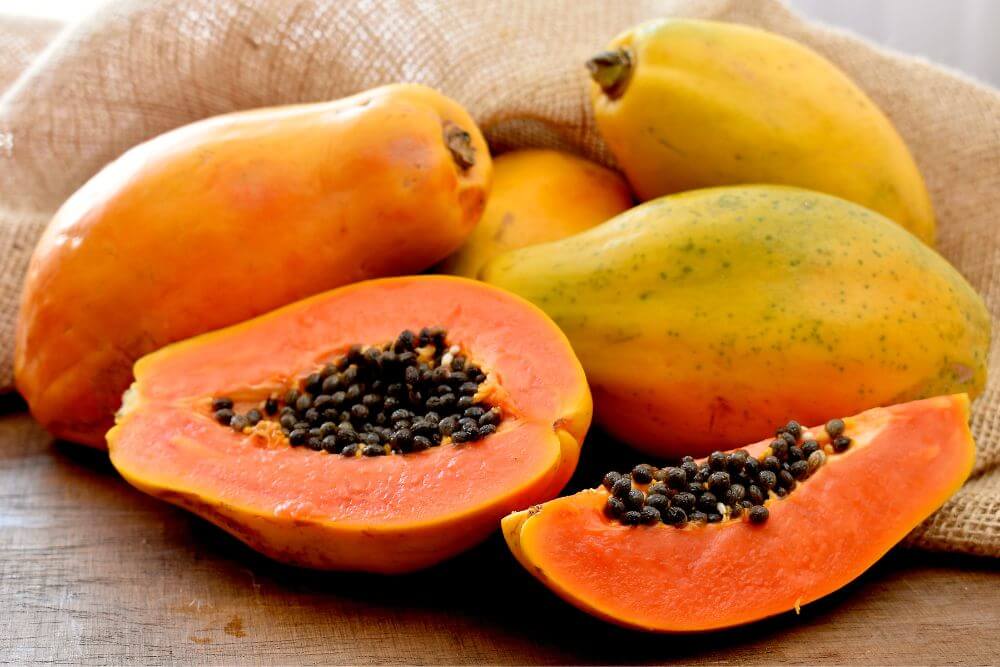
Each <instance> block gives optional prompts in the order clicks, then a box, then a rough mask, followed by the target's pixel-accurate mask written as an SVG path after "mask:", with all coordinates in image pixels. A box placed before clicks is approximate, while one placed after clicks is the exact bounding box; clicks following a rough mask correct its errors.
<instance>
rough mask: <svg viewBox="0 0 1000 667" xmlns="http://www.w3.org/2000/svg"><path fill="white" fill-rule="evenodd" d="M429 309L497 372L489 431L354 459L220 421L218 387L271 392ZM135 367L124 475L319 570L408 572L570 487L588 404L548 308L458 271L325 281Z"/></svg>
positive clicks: (123, 421)
mask: <svg viewBox="0 0 1000 667" xmlns="http://www.w3.org/2000/svg"><path fill="white" fill-rule="evenodd" d="M345 312H350V313H352V316H351V317H347V318H345V317H344V316H343V314H344V313H345ZM430 322H433V323H434V324H433V325H432V326H437V325H439V326H443V327H445V329H446V330H447V331H448V334H449V337H450V340H452V341H453V342H460V343H462V344H463V346H466V349H467V350H468V351H469V352H470V354H471V355H472V358H473V359H474V360H475V361H476V362H477V363H478V364H481V367H482V368H483V369H484V371H485V372H486V373H487V379H486V381H485V382H484V386H485V387H488V388H487V389H486V390H485V391H486V392H487V395H488V396H489V399H488V401H489V402H490V403H492V404H494V405H498V406H500V407H501V409H502V411H503V414H504V418H503V421H502V422H501V424H500V427H499V429H498V430H497V432H496V433H494V434H492V435H490V436H488V437H486V438H484V439H483V440H481V441H478V442H475V443H469V444H468V445H464V446H455V445H453V444H450V443H445V444H442V445H441V446H438V447H432V448H430V449H428V450H426V451H424V452H420V453H411V454H404V455H392V456H380V457H375V458H368V457H361V458H347V457H342V456H340V455H335V454H327V453H326V452H314V451H308V450H307V449H306V448H304V447H291V446H290V445H289V444H288V441H287V439H286V438H285V437H284V436H283V435H280V433H279V432H275V430H273V429H263V430H258V431H255V432H251V431H247V432H244V433H236V432H234V431H233V430H232V429H230V428H226V427H221V426H220V425H219V424H218V423H217V422H215V421H214V419H213V416H212V413H211V398H212V397H213V396H218V395H223V394H224V395H227V396H230V397H232V398H233V399H234V400H235V401H236V402H237V403H238V404H243V405H246V406H248V407H249V406H250V405H254V404H256V405H259V404H260V402H261V401H262V400H263V399H264V398H266V397H267V396H269V395H271V394H272V393H275V392H279V393H283V392H284V390H285V389H287V387H288V386H289V385H290V383H291V382H293V381H295V379H297V378H299V377H301V376H302V375H304V374H305V373H308V372H311V371H312V370H315V369H316V368H318V367H320V366H322V365H323V364H324V363H326V362H327V361H329V360H330V359H331V358H333V357H335V356H337V355H338V354H340V353H342V352H343V351H344V350H345V349H346V348H347V346H349V345H350V344H353V343H380V342H385V341H387V340H392V339H393V338H394V337H395V336H396V335H398V333H399V332H400V331H402V330H403V329H407V328H409V329H412V330H418V329H419V328H420V327H421V326H427V325H429V324H430ZM135 377H136V380H135V382H134V383H133V385H132V387H131V388H130V389H129V391H128V392H127V393H126V397H125V401H124V403H123V405H122V408H121V410H120V411H119V413H118V416H117V423H116V425H115V426H114V427H113V428H112V429H111V430H110V431H109V432H108V436H107V437H108V449H109V454H110V458H111V462H112V464H113V465H114V466H115V468H116V469H117V470H118V471H119V473H121V475H122V476H123V477H124V478H125V479H126V480H127V481H128V482H129V483H130V484H132V485H133V486H135V487H136V488H138V489H140V490H142V491H144V492H146V493H148V494H150V495H152V496H155V497H157V498H161V499H163V500H165V501H167V502H170V503H173V504H175V505H178V506H180V507H183V508H185V509H187V510H189V511H191V512H194V513H195V514H198V515H199V516H201V517H203V518H205V519H207V520H208V521H211V522H212V523H214V524H216V525H218V526H219V527H220V528H222V529H224V530H226V531H228V532H229V533H231V534H233V535H234V536H236V537H237V538H239V539H240V540H242V541H244V542H245V543H247V544H248V545H249V546H250V547H252V548H254V549H256V550H257V551H260V552H261V553H264V554H265V555H267V556H269V557H271V558H274V559H275V560H278V561H281V562H285V563H289V564H293V565H299V566H304V567H312V568H320V569H336V570H361V571H367V572H377V573H384V574H394V573H402V572H410V571H413V570H417V569H420V568H423V567H428V566H430V565H433V564H435V563H438V562H440V561H442V560H445V559H446V558H449V557H451V556H453V555H455V554H457V553H459V552H461V551H463V550H465V549H467V548H469V547H470V546H472V545H474V544H476V543H477V542H479V541H481V540H483V539H484V538H485V537H487V536H488V535H489V534H490V533H492V532H493V531H495V530H496V528H497V525H498V522H499V520H500V519H501V518H502V517H503V516H504V515H506V514H507V513H509V512H511V511H513V510H515V509H517V508H520V507H525V506H528V505H530V504H532V503H537V502H541V501H543V500H547V499H549V498H552V497H554V496H555V495H556V494H557V493H558V492H559V491H560V490H561V489H562V488H563V486H565V484H566V483H567V481H568V480H569V478H570V476H571V475H572V474H573V471H574V469H575V468H576V464H577V460H578V459H579V455H580V445H581V443H582V442H583V439H584V436H585V435H586V432H587V429H588V428H589V426H590V419H591V413H592V402H591V398H590V391H589V389H588V386H587V382H586V377H585V376H584V374H583V369H582V368H581V367H580V364H579V362H578V361H577V360H576V357H575V356H574V354H573V351H572V348H571V347H570V344H569V341H567V340H566V337H565V335H564V334H563V333H562V332H561V331H560V330H559V329H558V328H557V327H556V326H555V324H553V323H552V321H551V320H549V319H548V318H547V317H546V316H545V314H544V313H542V312H541V311H540V310H538V309H537V308H536V307H535V306H533V305H532V304H530V303H528V302H526V301H523V300H522V299H520V298H518V297H516V296H515V295H513V294H510V293H508V292H504V291H502V290H499V289H496V288H495V287H492V286H490V285H486V284H484V283H481V282H476V281H473V280H468V279H465V278H457V277H453V276H408V277H402V278H385V279H381V280H370V281H365V282H361V283H355V284H352V285H348V286H345V287H342V288H339V289H336V290H332V291H330V292H326V293H323V294H320V295H316V296H313V297H311V298H308V299H305V300H302V301H299V302H296V303H294V304H291V305H288V306H285V307H283V308H280V309H278V310H276V311H273V312H271V313H268V314H265V315H262V316H260V317H257V318H254V319H253V320H249V321H247V322H243V323H240V324H237V325H234V326H231V327H227V328H225V329H221V330H218V331H214V332H210V333H207V334H203V335H201V336H197V337H195V338H191V339H188V340H185V341H181V342H178V343H174V344H172V345H169V346H167V347H165V348H162V349H160V350H158V351H156V352H154V353H152V354H149V355H146V356H145V357H143V358H141V359H140V360H139V361H138V362H137V363H136V366H135ZM242 409H246V408H242ZM272 426H273V425H272Z"/></svg>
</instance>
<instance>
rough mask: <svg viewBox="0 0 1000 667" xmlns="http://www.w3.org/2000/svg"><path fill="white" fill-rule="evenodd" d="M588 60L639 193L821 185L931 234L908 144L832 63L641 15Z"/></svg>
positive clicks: (789, 45) (769, 39) (604, 120)
mask: <svg viewBox="0 0 1000 667" xmlns="http://www.w3.org/2000/svg"><path fill="white" fill-rule="evenodd" d="M608 48H609V50H608V51H605V52H602V53H600V54H598V55H597V56H595V57H594V58H592V59H591V60H590V61H589V62H588V67H589V68H590V71H591V73H592V76H593V78H594V83H593V84H592V86H591V99H592V101H593V105H594V114H595V116H596V120H597V126H598V128H599V129H600V132H601V134H602V135H603V137H604V140H605V141H606V142H607V144H608V147H609V148H610V149H611V152H612V153H613V154H614V156H615V159H616V160H617V161H618V163H619V165H620V166H621V167H622V169H623V170H624V172H625V174H626V176H627V177H628V179H629V182H630V183H631V184H632V187H633V189H634V190H635V192H636V194H637V195H638V196H639V197H640V199H643V200H647V199H652V198H654V197H659V196H661V195H665V194H670V193H675V192H681V191H684V190H694V189H696V188H705V187H713V186H718V185H734V184H741V183H782V184H786V185H795V186H799V187H804V188H810V189H812V190H819V191H820V192H826V193H829V194H832V195H836V196H838V197H843V198H844V199H848V200H850V201H853V202H857V203H859V204H861V205H862V206H866V207H868V208H870V209H872V210H874V211H878V212H879V213H881V214H882V215H884V216H886V217H888V218H890V219H892V220H895V221H896V222H898V223H899V224H901V225H902V226H903V227H906V228H907V229H909V230H910V231H911V232H913V233H914V234H916V235H917V236H919V237H920V238H921V239H922V240H923V241H925V242H926V243H928V244H933V242H934V212H933V210H932V207H931V202H930V198H929V197H928V194H927V189H926V187H925V186H924V181H923V178H922V176H921V175H920V171H919V170H918V169H917V165H916V163H915V162H914V160H913V157H912V156H911V155H910V152H909V150H908V149H907V147H906V144H905V143H904V142H903V140H902V138H900V136H899V133H898V132H896V129H895V128H894V127H893V125H892V123H891V122H890V121H889V119H888V118H886V116H885V114H883V113H882V112H881V111H880V110H879V108H878V107H877V106H876V105H875V103H874V102H872V101H871V99H869V97H868V96H867V95H865V93H864V92H863V91H862V90H861V89H860V88H858V86H857V85H855V84H854V82H852V81H851V80H850V79H849V78H848V77H847V76H846V75H845V74H844V73H843V72H842V71H841V70H840V69H838V68H837V67H836V66H835V65H834V64H833V63H831V62H830V61H828V60H826V59H825V58H823V57H822V56H820V55H819V54H818V53H816V52H815V51H812V50H811V49H809V48H807V47H805V46H803V45H801V44H799V43H797V42H794V41H792V40H790V39H786V38H785V37H781V36H780V35H775V34H773V33H770V32H767V31H764V30H760V29H757V28H751V27H748V26H741V25H735V24H730V23H719V22H715V21H698V20H688V19H662V20H656V21H650V22H648V23H643V24H641V25H638V26H636V27H634V28H632V29H630V30H628V31H626V32H624V33H622V34H621V35H619V36H618V37H616V38H615V39H614V40H613V41H612V42H611V44H610V46H609V47H608Z"/></svg>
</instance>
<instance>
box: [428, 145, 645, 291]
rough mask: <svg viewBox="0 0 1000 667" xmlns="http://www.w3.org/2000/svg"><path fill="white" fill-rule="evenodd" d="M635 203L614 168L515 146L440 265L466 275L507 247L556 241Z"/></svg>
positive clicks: (501, 161)
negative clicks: (461, 240)
mask: <svg viewBox="0 0 1000 667" xmlns="http://www.w3.org/2000/svg"><path fill="white" fill-rule="evenodd" d="M630 206H632V194H631V192H630V191H629V188H628V184H627V183H625V179H623V178H622V177H621V176H619V175H618V174H617V173H616V172H614V171H612V170H610V169H607V168H606V167H602V166H601V165H599V164H595V163H593V162H591V161H589V160H585V159H583V158H581V157H577V156H575V155H570V154H569V153H563V152H561V151H554V150H543V149H529V150H520V151H511V152H510V153H504V154H503V155H501V156H499V157H497V158H495V159H494V160H493V188H492V190H491V191H490V198H489V201H487V203H486V210H484V211H483V217H482V218H481V219H480V221H479V224H478V225H476V228H475V230H473V232H472V234H471V235H470V236H469V238H468V240H467V241H466V242H465V245H463V246H462V247H461V248H459V250H458V251H457V252H456V253H455V254H453V255H452V256H451V257H449V258H448V259H446V260H445V261H444V262H442V264H441V267H440V269H441V271H442V272H444V273H451V274H454V275H459V276H466V277H468V278H475V277H477V275H478V273H479V270H480V269H481V268H482V267H483V266H484V265H485V264H486V262H488V261H489V260H491V259H492V258H493V257H495V256H496V255H499V254H500V253H502V252H506V251H507V250H515V249H517V248H523V247H525V246H529V245H535V244H538V243H545V242H547V241H555V240H558V239H561V238H564V237H566V236H570V235H572V234H576V233H577V232H582V231H583V230H585V229H590V228H591V227H593V226H594V225H596V224H599V223H602V222H604V221H605V220H607V219H609V218H613V217H614V216H616V215H618V214H619V213H621V212H622V211H625V210H626V209H628V208H629V207H630Z"/></svg>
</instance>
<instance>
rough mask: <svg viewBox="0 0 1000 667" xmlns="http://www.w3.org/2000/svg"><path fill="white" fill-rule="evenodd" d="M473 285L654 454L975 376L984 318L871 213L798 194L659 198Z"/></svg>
mask: <svg viewBox="0 0 1000 667" xmlns="http://www.w3.org/2000/svg"><path fill="white" fill-rule="evenodd" d="M483 278H484V279H485V280H487V281H488V282H491V283H493V284H496V285H498V286H500V287H503V288H505V289H509V290H511V291H513V292H515V293H517V294H520V295H521V296H524V297H525V298H527V299H528V300H530V301H532V302H533V303H535V304H537V305H538V306H540V307H541V308H542V309H543V310H545V311H546V312H547V313H548V314H549V315H550V316H551V317H552V318H553V319H554V320H555V321H556V323H557V324H559V325H560V326H561V327H562V329H563V331H565V332H566V334H567V336H568V337H569V339H570V341H572V343H573V346H574V349H575V350H576V352H577V355H578V356H579V357H580V360H581V361H582V362H583V366H584V368H585V369H586V371H587V377H588V379H589V381H590V383H591V389H592V391H593V394H594V403H595V409H596V420H597V422H598V423H599V424H601V426H602V427H604V428H605V429H606V430H607V431H609V432H610V433H612V434H613V435H615V436H616V437H618V438H619V439H621V440H623V441H625V442H628V443H629V444H631V445H633V446H635V447H637V448H639V449H641V450H643V451H646V452H649V453H650V454H653V455H657V456H681V455H685V454H692V455H695V454H704V453H708V452H709V451H711V450H713V449H718V448H720V447H733V446H737V445H738V444H739V443H741V442H748V441H751V440H754V439H756V438H759V437H761V436H763V435H765V434H767V433H769V432H771V429H773V427H774V424H777V423H782V421H781V420H782V419H786V418H787V416H788V415H796V418H798V419H801V420H804V421H805V422H820V421H825V420H827V419H830V418H833V417H836V416H839V415H845V414H855V413H857V412H860V411H861V410H865V409H867V408H871V407H874V406H878V405H889V404H893V403H900V402H904V401H908V400H913V399H917V398H924V397H928V396H937V395H942V394H948V393H953V392H966V393H968V394H970V395H971V396H976V395H978V394H979V393H980V392H981V391H982V389H983V386H984V384H985V382H986V367H987V356H988V351H989V341H990V318H989V315H988V313H987V311H986V307H985V305H984V304H983V301H982V299H981V298H980V297H979V296H978V295H977V294H976V293H975V291H974V290H973V289H972V287H971V286H969V284H968V283H967V282H966V281H965V280H964V278H962V276H961V275H960V274H959V273H958V272H957V271H956V270H955V269H954V268H953V267H952V266H951V265H949V264H948V263H947V262H946V261H945V260H944V259H943V258H942V257H941V256H939V255H938V254H937V253H935V252H934V251H933V250H931V249H930V248H928V247H927V246H926V245H924V244H922V243H921V242H920V241H918V240H917V239H916V237H914V236H913V235H912V234H909V233H908V232H906V231H905V230H903V229H902V228H901V227H899V226H898V225H894V224H892V223H891V222H890V221H889V220H887V219H886V218H884V217H882V216H880V215H878V214H877V213H874V212H872V211H869V210H867V209H864V208H862V207H861V206H858V205H856V204H853V203H851V202H847V201H844V200H842V199H837V198H835V197H831V196H829V195H824V194H821V193H817V192H810V191H807V190H801V189H798V188H791V187H786V186H744V187H728V188H710V189H706V190H699V191H694V192H690V193H683V194H679V195H672V196H668V197H663V198H660V199H656V200H653V201H651V202H647V203H645V204H643V205H641V206H638V207H636V208H634V209H631V210H630V211H628V212H626V213H624V214H622V215H620V216H618V217H617V218H615V219H613V220H610V221H608V222H606V223H604V224H602V225H599V226H597V227H594V228H593V229H591V230H588V231H586V232H583V233H581V234H578V235H576V236H573V237H570V238H567V239H564V240H562V241H557V242H554V243H549V244H545V245H540V246H534V247H532V248H524V249H521V250H517V251H514V252H510V253H507V254H505V255H502V256H500V257H498V258H497V259H495V260H493V261H492V262H491V263H490V264H489V265H487V267H486V268H485V269H484V272H483Z"/></svg>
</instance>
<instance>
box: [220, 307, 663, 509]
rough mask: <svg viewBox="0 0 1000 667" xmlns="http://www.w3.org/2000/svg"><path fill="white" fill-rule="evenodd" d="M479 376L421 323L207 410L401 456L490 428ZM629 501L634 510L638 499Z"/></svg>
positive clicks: (330, 444)
mask: <svg viewBox="0 0 1000 667" xmlns="http://www.w3.org/2000/svg"><path fill="white" fill-rule="evenodd" d="M485 381H486V373H485V372H484V371H483V369H482V368H481V367H479V366H478V365H476V364H475V363H473V362H471V361H470V360H469V358H468V355H467V354H466V352H465V351H464V350H463V349H462V347H461V346H460V345H456V344H452V343H449V342H448V341H447V332H446V331H445V330H444V329H442V328H440V327H427V328H424V329H421V330H420V332H419V333H414V332H413V331H410V330H406V331H403V332H402V333H400V334H399V336H397V337H396V339H395V340H393V341H390V342H389V343H385V344H383V345H369V346H363V345H352V346H351V347H350V348H349V349H348V350H347V352H346V353H345V354H343V355H340V356H338V357H337V358H335V359H333V360H332V361H331V362H329V363H327V364H325V365H324V366H323V367H322V368H320V369H318V370H316V371H314V372H312V373H309V374H308V375H306V376H305V377H303V378H301V379H300V380H299V381H298V382H296V383H295V384H294V386H292V387H290V388H288V389H287V390H285V391H283V392H279V393H276V394H272V395H270V396H268V397H267V399H265V400H264V401H263V402H262V403H261V404H260V406H259V407H256V406H255V407H252V408H250V409H249V410H247V411H246V413H243V414H240V413H236V412H234V410H233V400H232V399H231V398H229V397H228V396H217V397H214V398H212V401H211V409H212V415H213V417H214V418H215V420H216V421H218V422H219V423H220V424H222V425H224V426H228V427H230V428H232V429H233V430H235V431H240V432H243V431H245V429H247V428H252V427H254V426H257V424H259V423H261V422H263V421H271V422H277V424H278V426H279V427H280V430H281V432H282V433H283V434H284V435H285V437H286V438H287V439H288V444H289V445H291V446H292V447H308V448H309V449H311V450H314V451H317V452H328V453H330V454H340V455H342V456H347V457H355V456H368V457H375V456H385V455H389V454H406V453H410V452H420V451H424V450H426V449H429V448H431V447H437V446H440V445H442V444H445V443H449V442H450V443H452V444H455V445H462V444H465V443H471V442H476V441H478V440H482V439H483V438H486V437H488V436H490V435H492V434H493V433H496V430H497V427H498V426H499V425H500V423H501V421H502V420H503V412H502V410H501V409H500V408H499V407H497V406H493V405H490V404H489V403H487V402H486V401H485V400H477V399H476V397H477V396H478V395H479V393H480V388H481V387H482V384H483V383H484V382H485ZM629 489H631V485H630V484H629ZM637 493H639V494H640V495H641V494H642V492H641V491H637ZM633 502H638V504H637V507H636V510H637V511H639V510H641V508H642V507H643V505H644V503H645V498H644V497H643V498H642V499H640V500H637V501H636V500H634V501H633ZM647 517H648V513H647Z"/></svg>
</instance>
